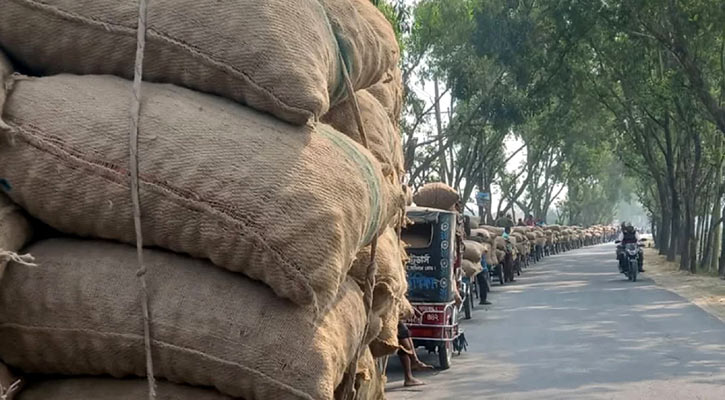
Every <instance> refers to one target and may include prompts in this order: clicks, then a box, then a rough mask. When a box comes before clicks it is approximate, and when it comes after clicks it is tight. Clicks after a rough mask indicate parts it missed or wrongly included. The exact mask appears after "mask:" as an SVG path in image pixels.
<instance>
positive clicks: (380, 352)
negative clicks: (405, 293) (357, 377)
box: [369, 307, 400, 358]
mask: <svg viewBox="0 0 725 400" xmlns="http://www.w3.org/2000/svg"><path fill="white" fill-rule="evenodd" d="M399 321H400V311H399V308H398V307H395V308H393V309H391V311H390V312H389V313H387V314H384V315H382V329H381V330H380V333H379V334H378V337H377V338H375V340H373V341H372V342H371V343H370V346H369V348H370V351H371V352H372V355H373V356H374V357H376V358H377V357H383V356H387V355H391V354H394V353H395V352H396V351H398V349H399V348H400V343H398V322H399Z"/></svg>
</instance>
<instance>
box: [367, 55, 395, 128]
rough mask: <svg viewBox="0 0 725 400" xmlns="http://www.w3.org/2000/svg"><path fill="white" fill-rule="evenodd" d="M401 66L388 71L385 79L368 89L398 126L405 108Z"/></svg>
mask: <svg viewBox="0 0 725 400" xmlns="http://www.w3.org/2000/svg"><path fill="white" fill-rule="evenodd" d="M402 75H403V74H402V72H401V71H400V68H394V69H393V70H392V71H390V72H388V73H386V74H385V75H384V76H383V79H382V80H381V81H380V82H378V83H376V84H374V85H373V86H370V87H369V88H368V89H367V91H368V92H369V93H370V94H371V95H372V96H373V97H375V98H376V99H377V100H378V101H379V102H380V104H381V105H382V106H383V107H384V108H385V111H386V112H387V114H388V117H390V121H391V122H392V123H393V126H395V127H396V128H397V127H398V126H399V125H400V113H401V111H402V110H403V96H404V89H403V76H402Z"/></svg>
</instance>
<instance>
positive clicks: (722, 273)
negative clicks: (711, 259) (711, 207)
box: [718, 207, 725, 277]
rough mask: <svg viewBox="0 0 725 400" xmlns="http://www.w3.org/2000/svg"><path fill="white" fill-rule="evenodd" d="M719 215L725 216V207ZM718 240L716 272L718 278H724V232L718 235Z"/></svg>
mask: <svg viewBox="0 0 725 400" xmlns="http://www.w3.org/2000/svg"><path fill="white" fill-rule="evenodd" d="M720 215H721V216H725V207H723V209H722V212H721V213H720ZM723 228H724V229H725V223H723ZM720 239H721V241H720V268H718V272H719V273H720V276H722V277H725V232H721V233H720Z"/></svg>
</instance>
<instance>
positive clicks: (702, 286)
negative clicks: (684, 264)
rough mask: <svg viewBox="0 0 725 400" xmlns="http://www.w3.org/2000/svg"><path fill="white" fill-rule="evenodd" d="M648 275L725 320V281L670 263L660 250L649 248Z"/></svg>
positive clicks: (646, 251) (647, 252) (647, 256)
mask: <svg viewBox="0 0 725 400" xmlns="http://www.w3.org/2000/svg"><path fill="white" fill-rule="evenodd" d="M644 257H645V258H644V260H645V264H644V265H645V267H644V268H645V270H646V271H647V272H646V274H647V276H649V277H651V278H652V279H654V281H655V282H657V284H658V285H660V286H662V287H664V288H665V289H668V290H671V291H673V292H675V293H677V294H679V295H680V296H682V297H684V298H686V299H688V300H690V301H692V302H693V303H695V304H696V305H697V306H698V307H700V308H702V309H703V310H705V311H707V312H708V313H710V314H712V315H714V316H715V317H717V318H719V319H720V320H721V321H723V322H725V281H723V280H722V279H720V278H718V277H714V276H707V275H692V274H690V273H687V272H684V271H680V269H679V265H678V264H677V263H674V262H667V260H666V259H665V257H664V256H661V255H659V254H658V252H657V250H656V249H653V248H647V249H645V256H644Z"/></svg>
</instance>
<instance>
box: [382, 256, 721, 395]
mask: <svg viewBox="0 0 725 400" xmlns="http://www.w3.org/2000/svg"><path fill="white" fill-rule="evenodd" d="M613 254H614V246H613V245H603V246H596V247H590V248H586V249H582V250H577V251H574V252H569V253H566V254H561V255H558V256H553V257H549V258H547V259H546V260H545V261H544V262H542V263H539V264H538V265H536V266H534V267H532V268H530V269H529V270H527V271H526V272H525V273H524V275H522V276H521V277H520V278H519V280H518V282H516V283H514V284H512V285H509V286H504V287H499V286H494V292H493V293H492V296H491V301H492V302H494V305H493V306H491V307H489V308H488V309H487V310H483V309H481V308H477V310H476V312H475V313H474V315H473V319H472V320H470V321H464V323H463V326H464V329H465V330H466V337H467V339H468V342H469V348H468V352H466V353H463V354H462V355H461V356H458V357H454V359H453V367H452V368H451V369H450V370H448V371H444V372H431V373H427V374H426V373H423V374H418V375H417V376H418V377H419V378H421V379H423V380H425V381H426V382H427V383H428V385H426V386H423V387H419V388H415V389H410V390H408V389H405V388H403V387H402V377H401V369H400V364H399V363H398V362H397V359H396V360H395V361H391V365H390V367H389V369H388V380H389V382H388V386H387V389H388V398H389V399H390V400H403V399H415V400H436V399H441V400H443V399H446V400H447V399H482V398H485V399H537V400H539V399H562V400H566V399H572V400H573V399H577V400H579V399H657V400H662V399H713V400H723V399H725V323H723V322H721V321H720V320H718V319H716V318H715V317H712V316H711V315H709V314H707V313H705V312H704V311H702V310H701V309H700V308H698V307H696V306H695V305H693V304H691V303H690V302H688V301H687V300H685V299H684V298H682V297H680V296H678V295H676V294H674V293H671V292H669V291H667V290H664V289H662V288H660V287H658V286H656V285H655V283H654V282H653V281H652V280H651V279H648V278H647V274H646V273H645V274H644V276H642V277H641V282H637V283H631V282H628V281H626V280H625V279H624V276H623V275H620V274H618V273H617V271H616V260H613ZM645 268H646V266H645ZM420 354H421V355H422V358H423V359H424V360H430V361H431V362H433V360H434V358H428V357H424V356H425V354H423V353H420Z"/></svg>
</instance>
